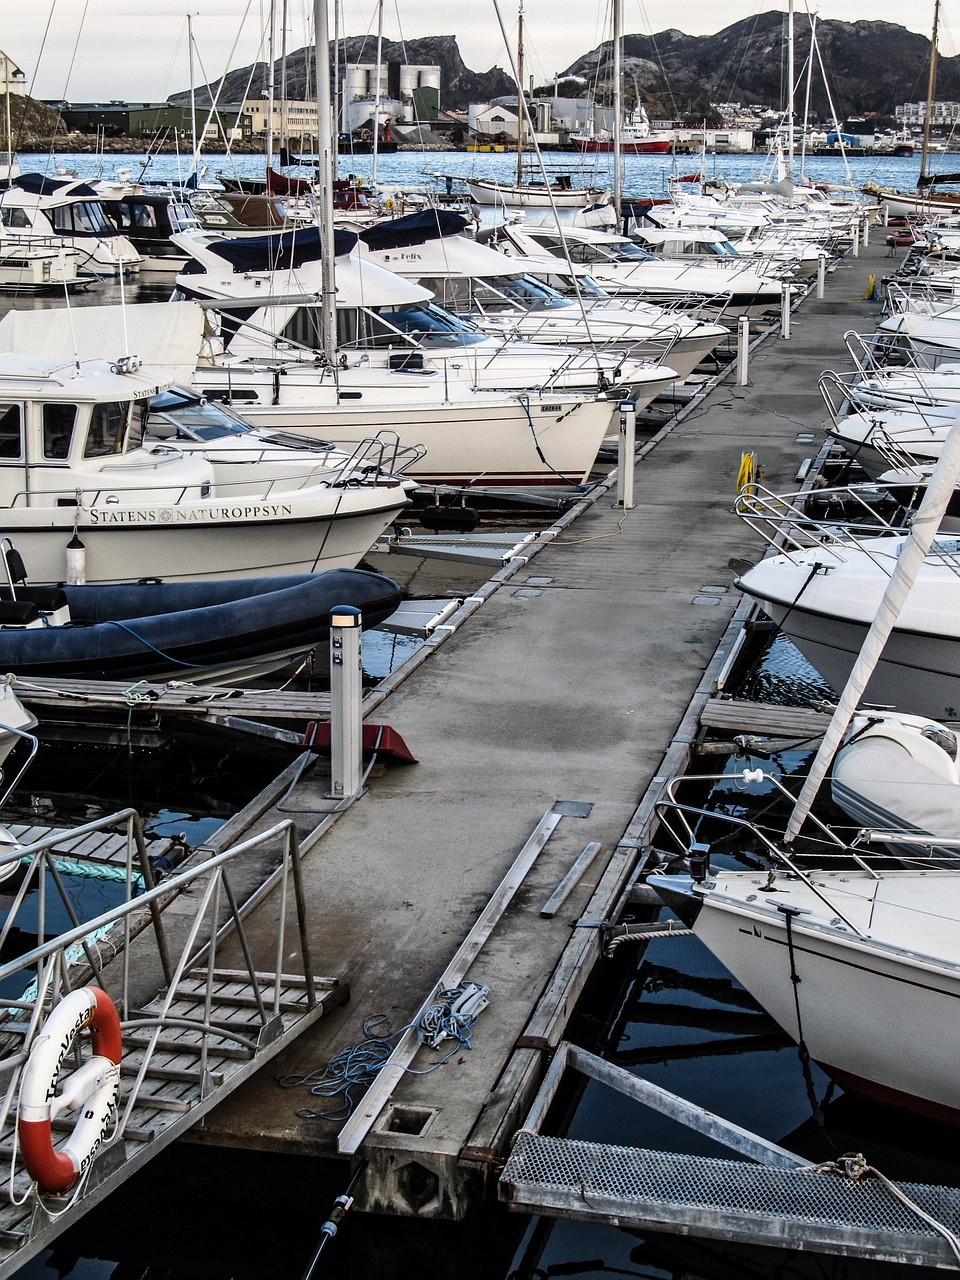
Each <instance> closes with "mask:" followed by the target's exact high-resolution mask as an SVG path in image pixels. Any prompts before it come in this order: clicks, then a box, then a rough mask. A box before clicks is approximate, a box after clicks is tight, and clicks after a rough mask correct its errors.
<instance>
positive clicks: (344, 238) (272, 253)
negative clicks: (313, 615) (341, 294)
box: [209, 227, 357, 271]
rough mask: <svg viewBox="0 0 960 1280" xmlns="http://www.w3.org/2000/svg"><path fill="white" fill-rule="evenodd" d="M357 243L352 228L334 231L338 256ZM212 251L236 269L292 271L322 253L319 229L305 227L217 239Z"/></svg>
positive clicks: (335, 252) (335, 248) (347, 251)
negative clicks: (272, 234)
mask: <svg viewBox="0 0 960 1280" xmlns="http://www.w3.org/2000/svg"><path fill="white" fill-rule="evenodd" d="M356 243H357V237H356V236H355V235H354V233H353V232H352V231H335V232H334V233H333V252H334V256H335V257H337V258H339V257H342V256H343V254H345V253H349V252H350V251H351V249H352V248H353V246H354V245H355V244H356ZM209 248H210V252H211V253H215V254H216V255H217V256H218V257H219V258H225V259H226V261H227V262H229V263H230V265H231V266H232V267H233V269H234V271H289V270H292V269H293V268H294V267H299V266H302V265H303V264H304V263H305V262H316V261H317V259H318V258H320V257H321V256H322V254H323V247H322V245H321V243H320V231H319V229H318V228H317V227H304V228H303V229H302V230H297V231H283V232H281V233H280V235H276V236H244V237H243V238H237V239H235V240H215V241H214V242H213V243H211V244H210V246H209Z"/></svg>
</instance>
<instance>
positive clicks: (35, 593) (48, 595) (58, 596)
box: [0, 583, 70, 613]
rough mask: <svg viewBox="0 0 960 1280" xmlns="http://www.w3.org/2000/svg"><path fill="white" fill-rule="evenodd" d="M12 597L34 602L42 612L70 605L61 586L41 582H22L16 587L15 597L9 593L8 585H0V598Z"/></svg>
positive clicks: (50, 611)
mask: <svg viewBox="0 0 960 1280" xmlns="http://www.w3.org/2000/svg"><path fill="white" fill-rule="evenodd" d="M14 598H16V599H17V600H29V601H30V602H31V604H35V605H36V606H37V608H38V609H42V610H43V612H44V613H54V612H56V610H57V609H69V607H70V606H69V604H68V603H67V596H66V592H65V591H64V589H63V587H55V586H46V585H43V584H38V585H36V586H28V585H27V584H26V583H23V584H22V585H20V586H18V587H17V594H16V597H14V596H13V595H12V594H11V592H10V588H9V587H8V586H2V587H0V600H13V599H14Z"/></svg>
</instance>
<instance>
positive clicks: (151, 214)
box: [95, 182, 200, 275]
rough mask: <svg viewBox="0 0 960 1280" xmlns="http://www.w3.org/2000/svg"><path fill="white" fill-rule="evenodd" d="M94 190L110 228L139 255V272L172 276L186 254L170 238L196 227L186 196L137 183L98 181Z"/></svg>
mask: <svg viewBox="0 0 960 1280" xmlns="http://www.w3.org/2000/svg"><path fill="white" fill-rule="evenodd" d="M95 190H96V191H97V192H98V193H99V195H100V198H101V200H102V201H103V207H104V209H105V210H106V213H107V216H108V217H109V218H110V220H111V222H112V223H113V225H114V226H115V227H116V228H117V230H118V231H119V232H120V233H121V234H122V235H124V236H125V237H126V238H127V239H128V240H129V241H130V243H131V244H132V245H133V247H134V249H136V251H137V253H139V254H140V258H141V263H140V269H141V270H142V271H150V272H153V273H163V274H165V275H176V274H177V272H179V271H182V270H183V268H184V267H185V266H186V264H187V260H188V259H187V255H186V254H185V253H184V252H183V250H182V249H180V248H178V247H177V245H175V244H174V243H173V241H172V240H171V239H170V237H171V236H172V235H176V234H178V233H180V232H187V231H194V230H197V229H199V226H200V222H199V220H198V218H197V215H196V213H195V212H194V211H193V208H192V207H191V205H190V203H189V200H188V198H187V195H186V193H184V192H180V191H174V190H172V189H171V190H159V189H157V188H154V187H144V186H142V185H140V184H138V183H103V182H101V183H97V184H96V187H95Z"/></svg>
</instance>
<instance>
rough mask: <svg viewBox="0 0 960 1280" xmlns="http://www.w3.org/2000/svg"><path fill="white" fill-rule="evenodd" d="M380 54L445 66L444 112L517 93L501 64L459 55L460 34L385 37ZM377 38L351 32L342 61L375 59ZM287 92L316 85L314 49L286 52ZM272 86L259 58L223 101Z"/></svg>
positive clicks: (206, 93)
mask: <svg viewBox="0 0 960 1280" xmlns="http://www.w3.org/2000/svg"><path fill="white" fill-rule="evenodd" d="M381 56H382V58H383V61H384V62H403V63H407V64H408V65H409V66H417V67H419V66H426V67H434V66H436V67H439V68H440V94H441V97H440V105H441V107H442V108H443V109H444V110H445V111H456V110H462V109H466V107H467V105H468V104H469V103H471V102H489V100H490V99H491V98H497V97H500V96H502V95H504V94H511V93H513V94H515V93H516V91H517V88H516V82H515V81H514V80H513V78H512V77H511V76H509V75H507V73H506V72H505V71H501V69H500V68H499V67H493V68H492V70H490V71H485V72H477V71H470V70H469V69H468V68H467V67H466V66H465V65H464V62H463V59H462V58H461V57H460V49H459V46H458V45H457V38H456V36H422V37H421V38H419V39H416V40H404V41H403V42H402V43H401V42H400V41H396V40H384V41H383V48H382V53H381ZM376 58H377V41H376V38H375V37H372V36H346V37H345V38H344V39H342V40H341V41H340V42H339V53H338V56H337V62H338V64H339V65H340V66H341V67H342V66H343V64H344V62H368V63H376ZM330 66H331V71H332V68H333V44H332V42H331V46H330ZM286 74H287V96H288V97H289V98H299V99H301V100H308V101H309V100H310V99H311V98H312V97H313V96H314V89H313V86H314V85H315V84H316V75H315V71H314V51H313V48H312V47H311V48H306V49H297V50H296V52H295V53H290V54H288V55H287V73H286ZM274 76H275V82H276V86H277V92H278V93H279V87H280V63H279V62H277V63H276V70H275V73H274ZM216 90H217V85H215V84H214V85H203V86H201V87H200V88H198V89H197V102H198V104H201V105H209V103H210V101H211V100H212V96H213V94H215V93H216ZM266 90H267V64H266V63H265V62H258V63H256V64H255V65H253V66H247V67H241V68H240V69H239V70H238V71H230V72H228V73H227V76H226V79H225V81H224V85H223V89H222V90H221V92H220V102H222V103H229V102H241V101H242V100H243V99H244V98H245V97H251V98H256V97H258V96H260V94H262V93H265V92H266ZM168 101H170V102H177V103H189V101H190V93H189V91H185V92H181V93H174V94H171V95H170V98H169V99H168Z"/></svg>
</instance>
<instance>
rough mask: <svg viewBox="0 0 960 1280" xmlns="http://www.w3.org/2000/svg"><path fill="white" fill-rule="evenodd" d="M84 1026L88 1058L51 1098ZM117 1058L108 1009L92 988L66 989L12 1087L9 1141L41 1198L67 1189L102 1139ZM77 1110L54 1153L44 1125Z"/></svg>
mask: <svg viewBox="0 0 960 1280" xmlns="http://www.w3.org/2000/svg"><path fill="white" fill-rule="evenodd" d="M84 1028H89V1030H90V1038H91V1041H92V1044H93V1056H92V1057H91V1058H90V1059H89V1060H88V1061H87V1062H85V1063H84V1064H83V1065H82V1066H81V1067H79V1068H78V1069H77V1070H76V1071H74V1072H73V1073H72V1074H71V1075H69V1076H67V1078H66V1079H65V1080H64V1081H63V1085H62V1087H61V1089H60V1092H59V1094H58V1093H57V1077H58V1075H59V1073H60V1068H61V1067H62V1066H63V1063H64V1060H65V1059H66V1057H67V1054H68V1053H69V1052H70V1049H71V1046H72V1045H73V1042H74V1040H75V1039H76V1037H77V1036H78V1035H79V1034H80V1032H81V1031H83V1030H84ZM121 1052H122V1037H121V1034H120V1019H119V1017H118V1016H117V1010H116V1007H115V1005H114V1003H113V1001H112V1000H111V999H110V997H109V996H108V995H107V993H106V992H105V991H101V990H100V988H99V987H80V988H79V989H78V990H77V991H71V992H70V993H69V994H68V995H67V996H65V997H64V999H63V1000H61V1001H60V1003H59V1004H58V1005H57V1006H56V1008H55V1009H53V1010H51V1012H50V1016H49V1017H48V1018H47V1020H46V1022H45V1023H44V1024H43V1027H42V1028H41V1029H40V1031H39V1032H38V1034H37V1036H36V1038H35V1039H34V1041H33V1044H32V1046H31V1048H30V1056H29V1057H28V1058H27V1063H26V1066H25V1067H24V1069H23V1078H22V1081H21V1084H20V1106H19V1110H18V1113H17V1137H18V1140H19V1143H20V1150H21V1152H22V1155H23V1163H24V1165H25V1166H26V1170H27V1173H29V1175H30V1177H31V1178H32V1179H33V1181H34V1182H35V1183H36V1184H37V1187H38V1189H39V1190H40V1191H41V1192H43V1193H44V1194H46V1195H63V1194H65V1193H66V1192H67V1191H70V1190H72V1188H73V1187H75V1186H76V1185H77V1182H78V1181H79V1179H80V1177H81V1176H82V1175H83V1173H84V1172H85V1171H86V1170H87V1168H88V1167H89V1165H90V1163H91V1161H92V1160H93V1157H94V1154H95V1153H96V1151H97V1148H98V1147H99V1146H100V1144H101V1143H102V1142H103V1139H104V1138H105V1137H106V1135H107V1132H108V1130H109V1127H110V1124H111V1122H112V1120H113V1117H114V1114H115V1113H116V1109H117V1101H118V1098H119V1094H120V1056H121ZM77 1108H79V1109H80V1116H79V1118H78V1120H77V1123H76V1124H75V1125H74V1127H73V1132H72V1133H71V1134H70V1136H69V1138H68V1139H67V1141H66V1142H65V1143H64V1145H63V1146H62V1147H61V1148H60V1150H59V1151H58V1150H57V1149H56V1148H55V1147H54V1145H53V1135H52V1131H51V1121H52V1120H53V1119H54V1117H55V1116H57V1115H59V1114H60V1112H61V1111H73V1110H76V1109H77Z"/></svg>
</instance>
